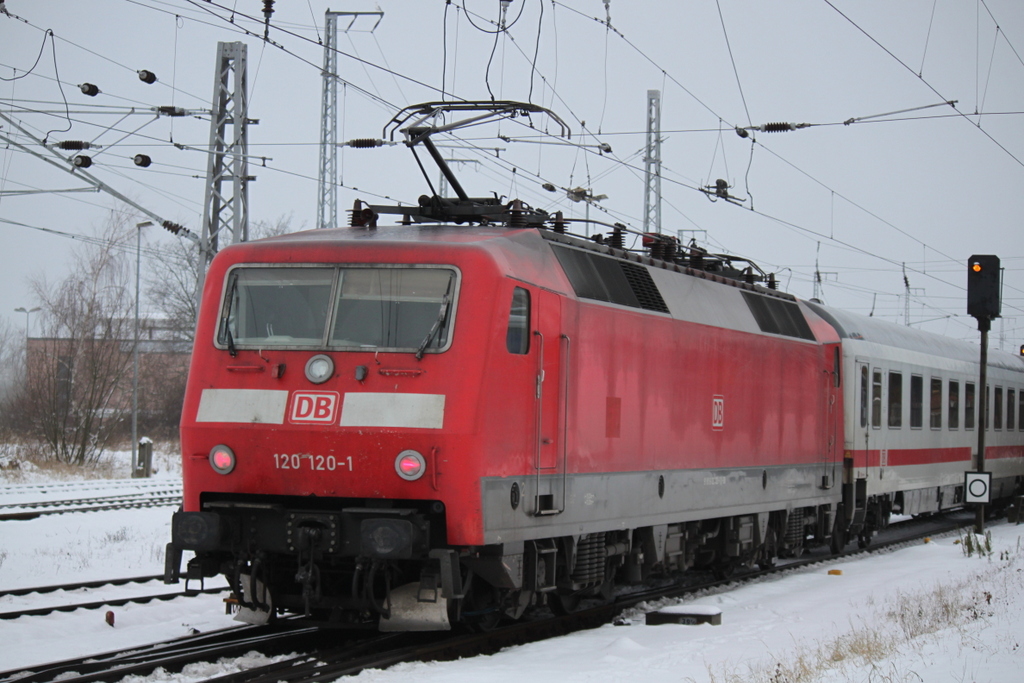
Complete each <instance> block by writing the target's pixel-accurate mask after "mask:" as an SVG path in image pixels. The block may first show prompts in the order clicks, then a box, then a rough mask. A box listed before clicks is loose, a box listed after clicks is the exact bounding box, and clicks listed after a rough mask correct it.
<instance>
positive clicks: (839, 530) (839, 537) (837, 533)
mask: <svg viewBox="0 0 1024 683" xmlns="http://www.w3.org/2000/svg"><path fill="white" fill-rule="evenodd" d="M847 542H848V539H847V537H846V522H845V521H844V520H843V518H842V516H839V517H836V525H835V526H834V527H833V528H832V538H831V539H830V540H829V549H830V550H831V551H832V554H833V555H838V554H840V553H841V552H843V550H844V549H845V548H846V544H847Z"/></svg>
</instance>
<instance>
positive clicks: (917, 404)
mask: <svg viewBox="0 0 1024 683" xmlns="http://www.w3.org/2000/svg"><path fill="white" fill-rule="evenodd" d="M923 425H924V377H921V375H911V376H910V427H911V429H920V428H921V427H922V426H923Z"/></svg>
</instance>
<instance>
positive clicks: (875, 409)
mask: <svg viewBox="0 0 1024 683" xmlns="http://www.w3.org/2000/svg"><path fill="white" fill-rule="evenodd" d="M871 426H872V427H874V428H875V429H878V428H879V427H881V426H882V371H881V370H878V369H877V368H876V369H875V370H874V371H873V372H872V373H871Z"/></svg>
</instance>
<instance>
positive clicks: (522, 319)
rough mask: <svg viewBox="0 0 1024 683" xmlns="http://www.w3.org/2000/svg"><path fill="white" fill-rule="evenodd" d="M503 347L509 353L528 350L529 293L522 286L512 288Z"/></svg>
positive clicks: (521, 352)
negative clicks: (510, 306) (510, 305)
mask: <svg viewBox="0 0 1024 683" xmlns="http://www.w3.org/2000/svg"><path fill="white" fill-rule="evenodd" d="M505 347H506V348H507V349H508V352H509V353H515V354H519V355H522V354H525V353H527V352H529V350H530V293H529V292H528V291H526V290H525V289H523V288H522V287H516V288H515V289H514V290H512V308H511V310H509V313H508V332H506V333H505Z"/></svg>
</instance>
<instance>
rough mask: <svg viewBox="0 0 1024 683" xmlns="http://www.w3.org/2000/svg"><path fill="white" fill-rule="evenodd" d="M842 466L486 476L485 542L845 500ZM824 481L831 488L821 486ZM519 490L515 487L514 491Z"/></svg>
mask: <svg viewBox="0 0 1024 683" xmlns="http://www.w3.org/2000/svg"><path fill="white" fill-rule="evenodd" d="M840 467H841V466H840V465H838V464H837V465H833V464H832V463H828V464H827V465H826V464H820V463H819V464H814V465H806V466H791V465H787V466H779V467H768V468H764V467H751V468H736V469H728V470H716V469H705V470H666V471H661V472H614V473H597V474H573V473H570V474H568V475H564V476H563V475H561V474H559V473H553V472H552V473H544V472H543V471H542V472H541V473H540V474H535V475H529V476H522V477H503V478H485V479H484V480H483V481H482V483H481V486H482V491H481V493H482V496H483V519H484V542H485V543H488V544H491V543H508V542H513V541H521V540H531V539H538V538H550V537H555V536H571V535H576V534H590V533H597V532H601V531H612V530H616V529H637V528H640V527H646V526H653V525H657V524H672V523H676V522H688V521H695V520H701V519H714V518H718V517H731V516H735V515H747V514H754V513H757V512H770V511H774V510H791V509H793V508H800V507H809V506H813V505H828V504H835V503H838V502H840V500H841V497H842V492H841V486H840V485H839V483H838V479H837V477H838V475H839V473H840ZM823 485H827V487H828V488H824V487H823ZM513 489H515V490H513Z"/></svg>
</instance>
